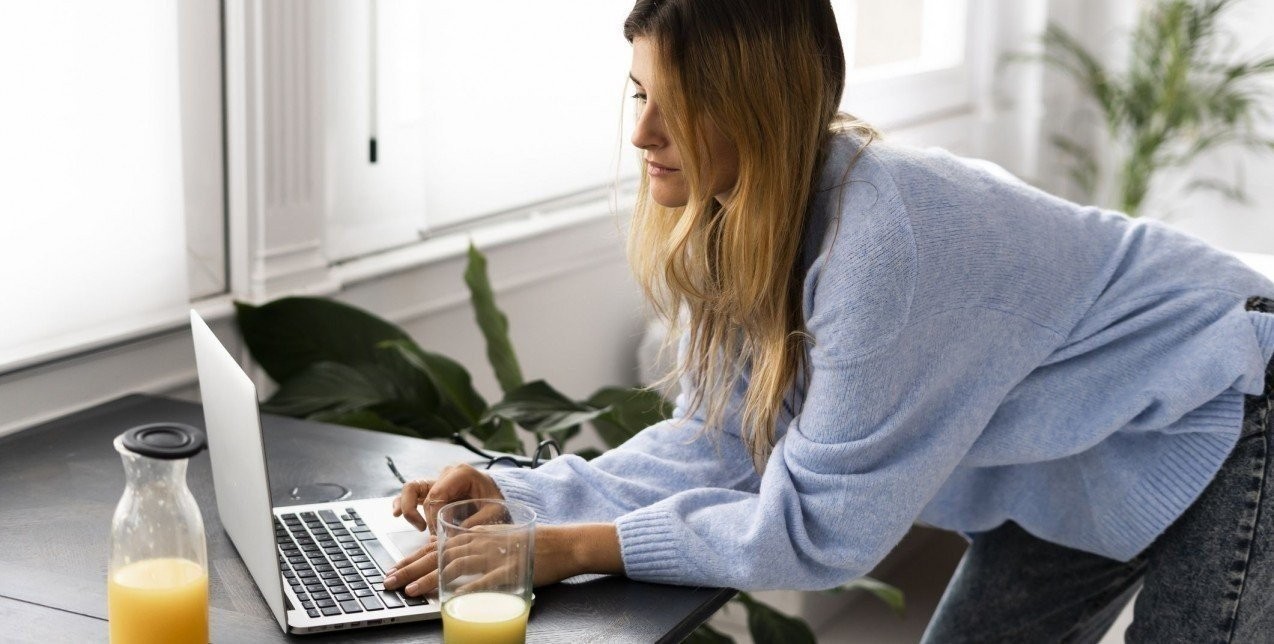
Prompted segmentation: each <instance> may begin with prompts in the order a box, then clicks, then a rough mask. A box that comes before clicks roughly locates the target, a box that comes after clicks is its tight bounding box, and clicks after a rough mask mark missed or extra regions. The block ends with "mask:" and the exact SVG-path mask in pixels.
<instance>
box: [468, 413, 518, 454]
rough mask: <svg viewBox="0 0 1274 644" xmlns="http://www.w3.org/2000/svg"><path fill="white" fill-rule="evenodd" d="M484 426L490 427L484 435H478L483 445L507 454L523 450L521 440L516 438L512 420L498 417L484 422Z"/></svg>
mask: <svg viewBox="0 0 1274 644" xmlns="http://www.w3.org/2000/svg"><path fill="white" fill-rule="evenodd" d="M484 426H486V427H490V428H491V430H490V432H489V433H487V434H486V435H485V436H479V438H480V439H481V440H482V446H483V447H485V448H487V449H490V450H495V451H497V452H505V453H508V454H522V453H523V452H524V450H523V449H522V441H521V439H519V438H518V433H517V430H516V429H514V426H513V423H512V421H509V420H505V419H503V418H499V419H494V420H492V421H488V422H486V423H484ZM475 435H477V434H475Z"/></svg>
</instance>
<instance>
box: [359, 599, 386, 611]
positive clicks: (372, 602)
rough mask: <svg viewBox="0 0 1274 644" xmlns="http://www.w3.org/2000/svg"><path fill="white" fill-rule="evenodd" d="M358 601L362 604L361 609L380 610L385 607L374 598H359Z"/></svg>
mask: <svg viewBox="0 0 1274 644" xmlns="http://www.w3.org/2000/svg"><path fill="white" fill-rule="evenodd" d="M358 601H360V602H362V604H363V608H366V609H367V610H382V609H384V608H385V607H384V606H382V605H381V603H380V600H378V599H376V598H375V597H374V596H367V597H359V598H358Z"/></svg>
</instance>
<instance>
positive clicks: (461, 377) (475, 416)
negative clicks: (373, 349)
mask: <svg viewBox="0 0 1274 644" xmlns="http://www.w3.org/2000/svg"><path fill="white" fill-rule="evenodd" d="M380 346H382V347H385V348H388V349H391V350H393V351H396V352H398V355H399V356H401V357H402V358H403V360H405V361H406V362H407V364H409V365H411V366H412V367H414V368H416V369H419V370H420V371H421V373H423V374H425V376H426V377H427V378H428V379H429V381H430V382H431V383H433V386H434V387H435V388H436V389H437V390H438V391H439V392H441V393H442V394H443V395H444V401H445V402H447V403H449V404H451V405H453V406H454V407H455V408H456V409H457V410H458V411H459V412H460V413H461V415H462V416H463V417H464V418H465V420H466V421H467V425H476V424H478V422H479V419H480V418H482V415H483V414H484V413H485V412H486V410H487V401H486V400H485V399H484V398H483V397H482V395H481V394H479V393H478V391H477V390H476V389H474V388H473V379H472V378H471V377H470V376H469V372H468V370H466V369H465V368H464V367H463V366H461V365H460V363H458V362H456V361H454V360H452V359H451V358H448V357H446V356H444V355H441V354H438V353H430V352H428V351H425V350H424V349H421V348H420V347H419V346H417V345H416V343H415V342H412V341H410V340H390V341H388V342H383V343H381V345H380Z"/></svg>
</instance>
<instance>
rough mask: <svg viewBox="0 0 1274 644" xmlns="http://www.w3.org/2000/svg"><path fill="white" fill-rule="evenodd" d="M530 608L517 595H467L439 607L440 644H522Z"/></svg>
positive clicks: (524, 639)
mask: <svg viewBox="0 0 1274 644" xmlns="http://www.w3.org/2000/svg"><path fill="white" fill-rule="evenodd" d="M530 609H531V607H530V606H528V605H527V603H526V600H524V599H522V598H521V597H518V596H517V595H506V594H504V593H469V594H467V595H458V596H456V597H452V598H451V599H448V600H447V603H446V604H444V605H443V607H442V641H443V644H470V643H472V642H481V643H482V644H522V643H523V642H525V641H526V617H527V614H528V613H529V612H530Z"/></svg>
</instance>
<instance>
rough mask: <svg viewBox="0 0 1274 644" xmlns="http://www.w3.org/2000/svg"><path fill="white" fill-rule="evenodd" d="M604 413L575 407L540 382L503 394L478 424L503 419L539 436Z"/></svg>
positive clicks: (583, 405)
mask: <svg viewBox="0 0 1274 644" xmlns="http://www.w3.org/2000/svg"><path fill="white" fill-rule="evenodd" d="M608 411H610V409H609V408H601V409H598V408H595V407H592V406H591V405H586V404H582V403H577V402H575V401H573V400H571V399H570V398H567V397H566V396H565V395H563V394H562V393H561V392H560V391H558V390H556V389H554V388H553V387H551V386H549V384H548V383H546V382H544V381H543V380H535V381H532V382H528V383H526V384H525V385H522V386H521V387H518V388H516V389H514V390H512V391H510V392H508V393H507V394H505V396H504V400H501V401H500V402H498V403H496V404H494V405H492V406H491V408H490V409H488V410H487V413H486V415H485V416H483V418H482V422H487V421H488V420H491V419H493V418H504V419H506V420H510V421H513V422H514V423H517V424H518V425H521V426H522V427H525V428H526V429H528V430H530V431H532V432H535V433H536V435H542V434H550V433H553V432H559V431H561V430H564V429H566V428H569V427H571V426H574V425H579V424H580V423H584V422H588V421H590V420H592V419H594V418H597V417H598V416H600V415H602V414H604V413H606V412H608Z"/></svg>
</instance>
